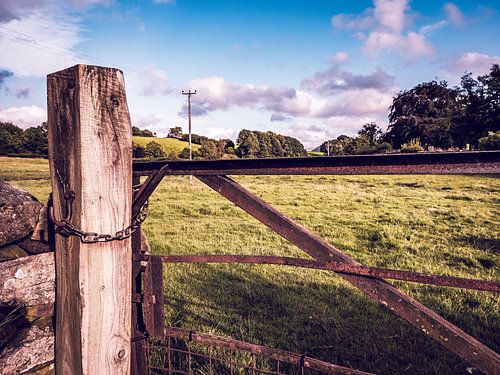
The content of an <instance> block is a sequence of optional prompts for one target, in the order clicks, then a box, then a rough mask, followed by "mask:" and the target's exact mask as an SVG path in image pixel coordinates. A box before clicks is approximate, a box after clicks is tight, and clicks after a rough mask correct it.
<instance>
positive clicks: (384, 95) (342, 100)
mask: <svg viewBox="0 0 500 375" xmlns="http://www.w3.org/2000/svg"><path fill="white" fill-rule="evenodd" d="M395 92H396V88H393V89H392V90H390V91H387V92H381V91H378V90H375V89H364V90H350V91H345V92H342V93H341V94H339V95H335V96H334V97H332V98H331V99H330V100H322V101H319V102H318V103H317V104H316V106H315V108H314V109H313V110H312V111H311V116H313V117H320V118H328V117H338V116H367V115H372V116H387V113H388V108H389V106H390V105H391V103H392V98H393V96H394V94H395Z"/></svg>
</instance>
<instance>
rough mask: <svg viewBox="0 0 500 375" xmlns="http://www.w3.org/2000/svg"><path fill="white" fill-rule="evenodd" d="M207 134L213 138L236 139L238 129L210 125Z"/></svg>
mask: <svg viewBox="0 0 500 375" xmlns="http://www.w3.org/2000/svg"><path fill="white" fill-rule="evenodd" d="M205 135H206V136H207V137H209V138H213V139H236V137H237V136H238V130H236V129H231V128H221V127H208V128H206V129H205Z"/></svg>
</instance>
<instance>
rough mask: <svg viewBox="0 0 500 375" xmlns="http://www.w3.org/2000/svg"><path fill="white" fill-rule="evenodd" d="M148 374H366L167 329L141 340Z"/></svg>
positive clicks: (180, 330) (217, 338)
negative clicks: (160, 337) (157, 337)
mask: <svg viewBox="0 0 500 375" xmlns="http://www.w3.org/2000/svg"><path fill="white" fill-rule="evenodd" d="M144 349H145V350H146V357H147V359H148V363H147V369H148V374H151V375H152V374H155V375H156V374H158V375H160V374H187V375H191V374H193V375H194V374H197V375H198V374H200V375H202V374H203V375H212V374H213V375H215V374H217V375H218V374H222V375H226V374H227V375H233V374H234V375H243V374H251V375H258V374H281V375H284V374H290V375H319V374H367V373H366V372H362V371H358V370H354V369H350V368H346V367H342V366H337V365H333V364H331V363H328V362H324V361H320V360H317V359H314V358H311V357H307V356H306V355H301V354H296V353H292V352H288V351H284V350H279V349H273V348H269V347H265V346H261V345H255V344H250V343H247V342H243V341H238V340H234V339H230V338H225V337H220V336H215V335H212V334H206V333H197V332H193V331H187V330H182V329H178V328H169V329H167V331H166V336H165V338H164V339H163V340H155V339H148V340H146V341H145V342H144Z"/></svg>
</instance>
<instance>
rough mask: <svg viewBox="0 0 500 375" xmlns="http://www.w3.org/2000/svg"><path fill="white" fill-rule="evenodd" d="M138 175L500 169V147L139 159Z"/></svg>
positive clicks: (454, 172)
mask: <svg viewBox="0 0 500 375" xmlns="http://www.w3.org/2000/svg"><path fill="white" fill-rule="evenodd" d="M133 169H134V174H135V175H141V176H145V175H149V174H151V173H152V172H154V171H158V170H160V169H161V170H162V173H161V175H162V176H164V175H194V176H214V175H311V174H316V175H329V174H478V173H481V174H492V173H500V151H478V152H449V153H448V152H446V153H418V154H388V155H356V156H335V157H308V158H278V159H229V160H194V161H178V160H176V161H135V162H134V168H133Z"/></svg>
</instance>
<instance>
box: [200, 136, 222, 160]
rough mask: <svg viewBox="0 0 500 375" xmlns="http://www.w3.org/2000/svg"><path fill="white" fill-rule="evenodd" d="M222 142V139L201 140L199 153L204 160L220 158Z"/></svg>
mask: <svg viewBox="0 0 500 375" xmlns="http://www.w3.org/2000/svg"><path fill="white" fill-rule="evenodd" d="M224 144H225V143H224V141H214V140H213V139H209V140H204V141H202V142H201V147H200V150H199V155H200V157H201V158H202V159H205V160H215V159H221V158H222V157H223V156H224Z"/></svg>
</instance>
